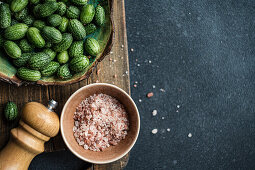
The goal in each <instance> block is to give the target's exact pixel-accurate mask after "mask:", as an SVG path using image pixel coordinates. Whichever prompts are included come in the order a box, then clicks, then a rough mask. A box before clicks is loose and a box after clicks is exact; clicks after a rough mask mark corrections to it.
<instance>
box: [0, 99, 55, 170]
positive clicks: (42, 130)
mask: <svg viewBox="0 0 255 170" xmlns="http://www.w3.org/2000/svg"><path fill="white" fill-rule="evenodd" d="M56 106H57V102H56V101H54V100H51V101H49V103H48V107H45V106H44V105H42V104H41V103H37V102H30V103H27V104H25V106H24V107H23V109H22V114H21V120H20V121H19V126H18V127H17V128H14V129H12V130H11V137H10V140H9V142H8V144H7V145H6V147H5V148H3V150H2V151H1V152H0V170H7V169H8V170H10V169H11V170H26V169H28V167H29V164H30V162H31V161H32V159H33V158H34V157H35V156H36V155H38V154H39V153H42V152H43V151H44V143H45V142H46V141H48V140H49V139H50V138H51V137H54V136H56V135H57V134H58V132H59V118H58V115H57V114H56V113H55V112H53V109H54V108H56Z"/></svg>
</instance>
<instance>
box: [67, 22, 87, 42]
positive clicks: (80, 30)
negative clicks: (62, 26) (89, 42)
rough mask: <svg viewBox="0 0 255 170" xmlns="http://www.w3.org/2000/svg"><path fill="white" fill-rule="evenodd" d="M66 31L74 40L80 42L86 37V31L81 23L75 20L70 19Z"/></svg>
mask: <svg viewBox="0 0 255 170" xmlns="http://www.w3.org/2000/svg"><path fill="white" fill-rule="evenodd" d="M68 30H69V32H70V33H72V35H73V37H74V39H75V40H82V39H84V38H85V36H86V30H85V28H84V26H83V25H82V23H81V22H80V21H79V20H77V19H71V20H70V21H69V24H68Z"/></svg>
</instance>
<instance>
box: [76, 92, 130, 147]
mask: <svg viewBox="0 0 255 170" xmlns="http://www.w3.org/2000/svg"><path fill="white" fill-rule="evenodd" d="M128 129H129V121H128V114H127V112H126V110H125V108H124V106H123V105H122V104H121V103H120V102H119V101H118V100H117V99H115V98H113V97H111V96H109V95H106V94H94V95H92V96H90V97H88V98H86V99H85V100H83V101H82V102H81V103H80V104H79V105H78V106H77V108H76V112H75V113H74V127H73V132H74V137H75V138H76V141H77V142H78V144H79V145H81V146H82V147H83V148H84V149H86V150H87V149H89V150H92V151H102V150H103V149H105V148H107V147H109V146H110V145H117V144H118V143H119V142H120V141H121V140H122V139H125V137H126V135H127V131H128Z"/></svg>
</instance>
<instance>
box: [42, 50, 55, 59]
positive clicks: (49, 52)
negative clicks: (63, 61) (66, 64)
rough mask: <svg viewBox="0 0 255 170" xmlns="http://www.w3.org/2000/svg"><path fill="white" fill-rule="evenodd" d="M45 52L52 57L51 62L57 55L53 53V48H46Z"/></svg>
mask: <svg viewBox="0 0 255 170" xmlns="http://www.w3.org/2000/svg"><path fill="white" fill-rule="evenodd" d="M43 52H44V53H46V54H48V56H50V60H51V61H52V60H54V59H55V57H56V55H57V53H56V52H55V51H53V50H52V49H51V48H45V49H44V50H43Z"/></svg>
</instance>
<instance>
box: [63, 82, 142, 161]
mask: <svg viewBox="0 0 255 170" xmlns="http://www.w3.org/2000/svg"><path fill="white" fill-rule="evenodd" d="M97 85H103V86H109V87H111V88H115V89H117V90H119V91H120V92H122V93H123V94H125V96H126V97H127V98H128V99H129V100H130V101H131V102H132V103H133V105H134V106H135V110H136V113H137V117H138V122H137V124H138V126H137V127H138V130H137V134H136V136H135V138H134V140H133V141H132V144H131V145H130V147H129V148H128V149H127V150H126V151H125V152H124V153H123V154H121V155H119V156H117V157H116V158H113V159H110V160H108V161H94V160H91V159H87V158H84V157H82V156H81V155H79V154H78V153H77V152H75V151H74V150H73V149H72V148H71V146H70V145H69V143H68V142H67V140H66V138H65V136H64V132H63V126H62V122H63V114H64V111H65V110H66V107H67V103H69V102H70V101H71V100H72V98H73V97H74V96H75V95H76V94H78V93H79V92H81V91H82V90H83V89H86V88H90V87H92V86H97ZM60 132H61V136H62V138H63V140H64V142H65V144H66V146H67V148H68V149H69V150H70V151H71V152H72V153H73V154H74V155H75V156H77V157H78V158H80V159H82V160H84V161H86V162H90V163H94V164H107V163H111V162H114V161H117V160H119V159H121V158H122V157H123V156H125V155H126V154H127V153H128V152H130V150H131V149H132V148H133V146H134V145H135V143H136V141H137V139H138V136H139V133H140V114H139V111H138V108H137V106H136V104H135V102H134V100H133V99H132V98H131V96H130V95H129V94H128V93H127V92H126V91H124V90H123V89H121V88H120V87H118V86H115V85H113V84H109V83H92V84H89V85H86V86H84V87H81V88H79V89H78V90H77V91H75V92H74V93H73V94H72V95H71V96H70V97H69V98H68V100H67V101H66V103H65V105H64V107H63V109H62V112H61V116H60Z"/></svg>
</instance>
